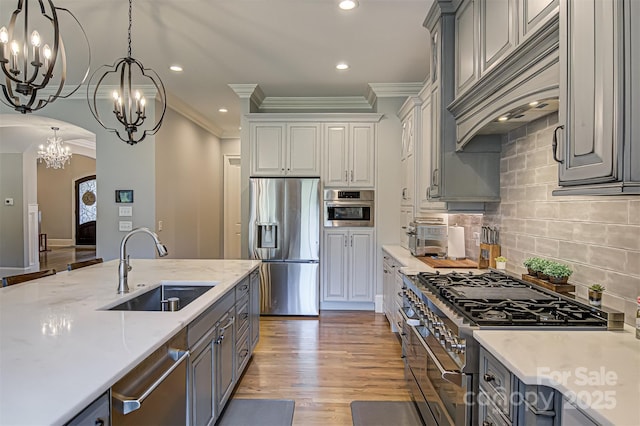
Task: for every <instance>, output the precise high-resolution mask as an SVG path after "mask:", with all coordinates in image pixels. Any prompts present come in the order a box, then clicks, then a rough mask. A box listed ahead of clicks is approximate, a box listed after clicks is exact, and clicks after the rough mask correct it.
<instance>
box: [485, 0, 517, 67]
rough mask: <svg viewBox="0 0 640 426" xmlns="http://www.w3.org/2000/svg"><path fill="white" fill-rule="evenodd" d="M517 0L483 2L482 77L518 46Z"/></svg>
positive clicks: (489, 0)
mask: <svg viewBox="0 0 640 426" xmlns="http://www.w3.org/2000/svg"><path fill="white" fill-rule="evenodd" d="M515 2H516V0H481V1H480V7H479V15H480V75H481V76H482V75H484V74H486V73H487V72H488V71H490V70H491V69H492V67H493V66H494V65H496V64H497V63H498V62H500V60H501V59H502V58H503V57H504V56H505V55H506V54H507V53H509V52H510V51H511V50H512V49H513V48H514V47H515V45H516V36H517V25H516V23H517V21H516V19H515V14H516V8H515Z"/></svg>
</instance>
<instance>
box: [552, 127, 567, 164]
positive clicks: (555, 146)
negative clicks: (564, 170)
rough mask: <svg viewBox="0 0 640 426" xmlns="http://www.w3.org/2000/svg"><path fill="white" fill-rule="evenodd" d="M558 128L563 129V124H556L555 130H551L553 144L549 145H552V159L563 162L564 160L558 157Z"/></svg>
mask: <svg viewBox="0 0 640 426" xmlns="http://www.w3.org/2000/svg"><path fill="white" fill-rule="evenodd" d="M560 129H564V126H558V127H556V128H555V130H554V131H553V144H552V145H551V146H552V147H553V159H554V161H556V162H557V163H560V164H563V163H564V160H560V159H558V156H557V154H558V130H560Z"/></svg>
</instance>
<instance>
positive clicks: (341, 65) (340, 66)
mask: <svg viewBox="0 0 640 426" xmlns="http://www.w3.org/2000/svg"><path fill="white" fill-rule="evenodd" d="M336 69H338V70H348V69H349V65H348V64H345V63H344V62H340V63H339V64H338V65H336Z"/></svg>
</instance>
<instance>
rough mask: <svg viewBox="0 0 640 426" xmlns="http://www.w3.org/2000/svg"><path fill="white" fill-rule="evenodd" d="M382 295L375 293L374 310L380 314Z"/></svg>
mask: <svg viewBox="0 0 640 426" xmlns="http://www.w3.org/2000/svg"><path fill="white" fill-rule="evenodd" d="M383 297H384V296H383V295H382V294H376V300H375V306H376V312H377V313H379V314H381V313H383V312H384V303H383V300H382V299H383Z"/></svg>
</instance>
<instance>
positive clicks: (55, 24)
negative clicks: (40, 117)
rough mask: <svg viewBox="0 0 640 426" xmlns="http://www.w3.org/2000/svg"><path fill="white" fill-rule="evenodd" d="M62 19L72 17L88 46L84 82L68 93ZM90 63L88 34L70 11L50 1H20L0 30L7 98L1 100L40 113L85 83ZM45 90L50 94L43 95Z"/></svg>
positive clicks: (23, 110)
mask: <svg viewBox="0 0 640 426" xmlns="http://www.w3.org/2000/svg"><path fill="white" fill-rule="evenodd" d="M30 3H35V5H33V8H34V9H35V12H36V13H32V15H31V16H29V4H30ZM37 12H40V13H37ZM63 16H64V17H67V16H69V17H70V18H71V19H72V22H75V23H76V24H77V26H78V27H79V29H80V32H81V33H82V36H84V40H85V42H86V46H87V67H86V71H84V76H83V77H82V81H80V82H79V83H78V85H77V86H75V87H73V89H72V90H71V91H70V92H65V93H63V89H64V87H65V82H66V80H67V77H68V76H67V71H68V70H67V63H66V60H67V55H68V52H66V51H65V48H64V43H63V41H62V35H61V34H60V21H59V18H60V17H63ZM38 30H40V31H38ZM41 32H42V34H43V35H44V36H42V35H41ZM47 42H48V43H50V44H51V45H49V44H47ZM90 61H91V50H90V47H89V40H88V39H87V35H86V34H85V32H84V28H82V25H80V22H78V20H77V19H76V17H75V16H74V15H73V14H72V13H71V12H70V11H69V10H67V9H65V8H61V7H56V6H55V5H54V4H53V2H52V1H51V0H37V1H33V0H18V5H17V8H16V10H14V11H13V13H12V14H11V18H10V20H9V25H8V28H7V27H4V26H3V27H1V28H0V67H1V68H2V73H3V74H4V75H3V76H0V86H2V93H3V94H4V99H2V98H0V100H1V101H2V103H4V104H5V105H7V106H9V107H11V108H13V109H15V110H16V111H19V112H21V113H23V114H26V113H28V112H33V111H36V110H39V109H40V108H43V107H45V106H47V105H48V104H50V103H51V102H53V101H55V100H56V99H58V98H67V97H69V96H71V95H72V94H73V93H74V92H75V91H76V90H78V89H79V88H80V86H81V85H82V83H84V81H85V80H86V78H87V75H88V74H89V63H90ZM2 77H4V78H2ZM45 88H47V90H46V92H47V93H42V91H43V89H45Z"/></svg>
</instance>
